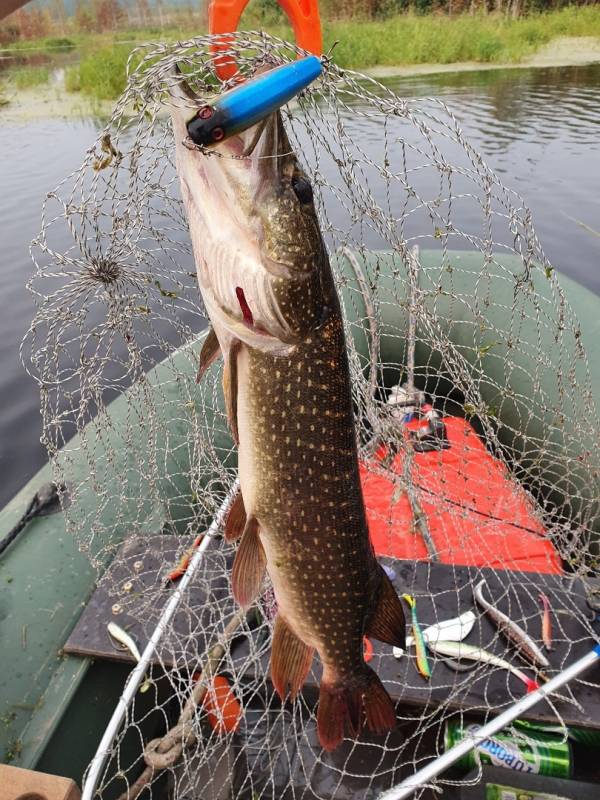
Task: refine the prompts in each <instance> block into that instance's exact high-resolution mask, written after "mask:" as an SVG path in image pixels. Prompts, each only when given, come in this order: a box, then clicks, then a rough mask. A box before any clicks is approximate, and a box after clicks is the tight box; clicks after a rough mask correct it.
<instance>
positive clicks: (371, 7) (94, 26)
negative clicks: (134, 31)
mask: <svg viewBox="0 0 600 800" xmlns="http://www.w3.org/2000/svg"><path fill="white" fill-rule="evenodd" d="M206 2H207V0H195V2H194V0H190V2H188V3H184V4H182V3H177V4H172V3H170V2H169V0H76V2H75V8H74V13H73V14H72V15H68V14H67V11H66V8H65V3H64V0H49V2H48V3H47V4H45V5H44V6H43V7H39V6H34V5H32V6H30V7H28V6H25V7H24V8H21V9H19V10H18V11H15V12H14V13H13V14H11V15H10V16H9V17H7V18H6V20H3V21H2V23H0V44H8V43H11V42H15V41H19V40H22V39H37V38H43V37H48V36H66V35H67V34H68V33H70V32H82V33H102V32H105V31H113V30H118V29H124V28H147V27H159V28H164V27H166V26H172V25H184V26H185V25H186V24H188V25H189V24H190V23H192V24H196V25H204V24H205V23H206ZM597 2H598V0H321V3H320V6H321V15H322V17H323V19H324V20H339V19H373V20H377V19H379V20H382V19H383V20H384V19H386V18H390V17H392V16H396V15H398V14H404V13H416V14H440V15H443V14H447V15H454V14H464V13H471V14H474V13H483V14H499V15H505V16H510V17H513V18H514V17H519V16H521V15H524V14H527V13H529V12H531V11H545V10H554V9H558V8H563V7H565V6H568V5H579V6H583V5H594V4H596V3H597ZM249 8H250V9H251V10H252V13H253V15H255V16H257V17H258V19H259V20H260V18H261V17H263V18H264V19H265V20H266V21H273V20H277V19H278V18H279V16H280V15H281V13H282V12H281V9H280V8H279V5H278V3H277V0H251V2H250V4H249Z"/></svg>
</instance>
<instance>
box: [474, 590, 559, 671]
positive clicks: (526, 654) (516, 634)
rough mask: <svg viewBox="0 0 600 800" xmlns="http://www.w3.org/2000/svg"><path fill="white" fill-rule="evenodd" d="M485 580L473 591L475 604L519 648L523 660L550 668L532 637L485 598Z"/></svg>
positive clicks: (540, 666) (536, 665)
mask: <svg viewBox="0 0 600 800" xmlns="http://www.w3.org/2000/svg"><path fill="white" fill-rule="evenodd" d="M484 586H485V580H482V581H480V582H479V583H478V584H477V586H476V587H475V589H473V597H474V598H475V602H476V603H478V605H479V606H481V608H482V609H483V610H484V611H485V613H486V614H487V615H488V616H489V618H490V619H491V620H492V621H493V622H494V624H495V625H496V627H497V628H498V630H499V631H500V633H502V634H504V636H505V637H506V638H507V639H508V640H509V641H510V642H512V644H513V645H514V646H515V647H516V648H517V650H518V651H519V654H520V655H521V657H522V658H524V659H525V660H526V661H528V662H529V663H530V664H533V665H534V666H535V667H539V668H543V667H549V666H550V662H549V661H548V659H547V658H546V656H545V655H544V654H543V653H542V651H541V649H540V648H539V647H538V646H537V644H536V643H535V642H534V641H533V639H532V638H531V636H530V635H529V634H528V633H527V632H526V631H524V630H523V628H521V626H520V625H517V623H516V622H515V621H514V620H512V619H511V618H510V617H508V616H507V615H506V614H504V613H503V612H502V611H500V610H499V609H498V608H496V606H493V605H492V604H491V603H490V602H488V601H487V600H486V599H485V597H484V596H483V587H484Z"/></svg>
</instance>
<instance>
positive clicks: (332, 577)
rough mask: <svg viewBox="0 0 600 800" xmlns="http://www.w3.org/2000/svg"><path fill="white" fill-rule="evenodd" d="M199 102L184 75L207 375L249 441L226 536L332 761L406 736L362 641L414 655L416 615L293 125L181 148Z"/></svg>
mask: <svg viewBox="0 0 600 800" xmlns="http://www.w3.org/2000/svg"><path fill="white" fill-rule="evenodd" d="M186 98H187V99H188V103H187V109H186V108H184V106H185V105H186V103H185V102H183V101H185V99H186ZM190 98H191V93H190V91H189V89H188V88H187V87H185V85H183V81H182V80H181V79H180V78H179V79H178V80H176V81H175V82H174V91H173V99H174V108H173V109H172V118H173V125H174V130H175V136H176V142H177V166H178V172H179V176H180V180H181V184H182V192H183V196H184V202H185V205H186V211H187V214H188V219H189V223H190V232H191V236H192V243H193V246H194V253H195V258H196V263H197V265H198V275H199V282H200V288H201V291H202V295H203V298H204V302H205V305H206V307H207V310H208V313H209V316H210V318H211V322H212V326H213V331H214V333H212V334H211V335H210V336H209V337H207V340H206V343H205V346H204V348H203V352H202V355H201V367H200V373H201V374H202V373H203V372H204V371H205V370H206V368H207V367H208V365H209V364H210V363H212V361H214V360H215V358H217V357H218V356H219V355H220V354H221V353H222V354H223V357H224V359H225V370H224V391H225V396H226V405H227V411H228V417H229V422H230V425H231V428H232V431H233V434H234V437H235V438H236V441H237V442H238V446H239V457H238V464H239V476H240V486H241V495H240V496H239V497H238V499H237V500H236V502H235V503H234V505H233V508H232V511H231V513H230V516H229V519H228V521H227V526H226V531H225V533H226V537H227V538H228V539H230V540H231V539H237V538H239V541H240V544H239V547H238V550H237V553H236V559H235V562H234V567H233V575H232V581H233V591H234V595H235V597H236V599H237V600H238V602H239V603H240V604H241V605H243V606H248V605H250V604H251V603H252V602H253V601H254V600H255V599H256V597H257V595H258V594H259V593H260V590H261V585H262V581H263V577H264V573H265V570H266V571H268V574H269V576H270V578H271V580H272V583H273V588H274V592H275V596H276V598H277V604H278V609H279V611H278V615H277V618H276V620H275V626H274V634H273V644H272V655H271V677H272V681H273V685H274V687H275V689H276V690H277V692H278V693H279V695H280V696H281V697H282V698H284V697H285V696H286V695H287V694H288V693H289V694H290V695H291V697H292V698H293V697H295V696H296V694H297V693H298V692H299V691H300V689H301V687H302V685H303V683H304V680H305V678H306V675H307V674H308V671H309V669H310V666H311V663H312V660H313V655H314V652H315V651H316V652H317V653H318V655H319V657H320V660H321V663H322V665H323V675H322V680H321V688H320V696H319V707H318V713H317V726H318V733H319V738H320V741H321V744H322V745H323V747H325V748H326V749H329V750H331V749H333V748H335V747H336V746H337V745H338V744H339V743H340V742H341V740H342V739H343V736H344V734H345V732H346V731H349V732H350V734H351V735H353V736H357V735H358V734H359V732H360V730H361V728H362V726H363V725H364V724H366V726H367V727H368V728H369V729H370V730H371V731H373V732H375V733H378V734H383V733H385V732H386V731H389V730H390V729H392V728H393V727H394V725H395V710H394V706H393V703H392V701H391V699H390V697H389V695H388V694H387V692H386V690H385V689H384V687H383V685H382V684H381V682H380V680H379V678H378V677H377V675H376V674H375V672H374V671H373V670H372V669H371V668H370V667H369V666H368V665H367V664H366V663H365V660H364V656H363V637H364V636H366V635H368V636H372V637H373V638H376V639H379V640H381V641H384V642H388V643H390V644H393V645H397V646H400V647H403V646H404V637H405V623H404V614H403V610H402V605H401V603H400V600H399V599H398V596H397V595H396V592H395V590H394V589H393V586H392V584H391V582H390V580H389V578H388V577H387V576H386V574H385V572H384V571H383V569H382V568H381V566H380V565H379V564H378V563H377V561H376V559H375V555H374V552H373V549H372V546H371V544H370V541H369V536H368V529H367V522H366V516H365V509H364V504H363V498H362V493H361V487H360V479H359V467H358V455H357V448H356V436H355V430H354V417H353V409H352V399H351V386H350V373H349V367H348V359H347V354H346V345H345V341H344V332H343V324H342V317H341V312H340V305H339V301H338V297H337V294H336V290H335V286H334V281H333V276H332V273H331V268H330V265H329V261H328V257H327V252H326V249H325V246H324V244H323V240H322V238H321V233H320V230H319V226H318V222H317V216H316V213H315V208H314V204H313V201H312V189H311V186H310V183H309V182H308V180H307V179H306V176H305V175H304V174H303V172H302V170H301V168H300V166H299V164H298V161H297V159H296V156H295V154H294V153H293V151H292V149H291V146H290V143H289V140H288V138H287V135H286V132H285V129H284V126H283V122H282V120H281V117H280V115H279V114H274V115H272V116H271V117H270V118H269V119H268V120H267V121H266V123H265V124H264V125H262V126H261V125H259V126H255V128H254V129H250V130H249V131H246V132H244V134H241V135H240V136H237V137H233V138H232V139H230V140H228V141H227V142H225V143H223V144H222V145H220V146H218V148H217V150H218V151H219V155H220V156H221V157H214V156H209V155H207V154H204V153H202V152H197V151H193V150H189V149H188V148H186V147H185V146H184V145H183V144H182V141H183V139H184V138H185V120H186V118H189V116H190V108H189V105H190V103H189V100H190ZM176 101H179V103H177V102H176ZM192 102H193V101H192ZM195 103H196V106H198V105H199V104H200V103H201V101H200V100H199V99H196V101H195ZM192 113H193V111H192ZM231 155H237V156H241V158H234V159H232V158H230V157H228V156H231ZM217 210H218V211H219V215H218V216H217V217H215V213H216V211H217Z"/></svg>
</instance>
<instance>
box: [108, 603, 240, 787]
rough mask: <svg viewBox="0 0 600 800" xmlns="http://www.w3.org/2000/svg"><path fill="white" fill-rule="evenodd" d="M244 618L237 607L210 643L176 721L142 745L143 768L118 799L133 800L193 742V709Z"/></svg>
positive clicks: (200, 700) (196, 706) (199, 701)
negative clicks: (218, 635)
mask: <svg viewBox="0 0 600 800" xmlns="http://www.w3.org/2000/svg"><path fill="white" fill-rule="evenodd" d="M245 619H246V612H245V611H244V610H243V609H240V610H239V611H238V612H237V613H236V614H235V616H234V617H232V619H231V620H230V621H229V622H228V623H227V625H226V626H225V630H224V631H223V635H222V636H221V638H220V639H219V641H218V642H217V643H216V644H214V645H213V647H211V649H210V650H209V651H208V653H207V656H206V663H205V664H204V666H203V667H202V676H203V678H202V680H200V681H198V682H197V683H196V684H195V685H194V688H193V689H192V692H191V694H190V696H189V697H188V699H187V701H186V703H185V705H184V707H183V710H182V712H181V714H180V716H179V720H178V721H177V724H176V725H174V726H173V727H172V728H170V729H169V730H168V731H167V733H166V734H165V735H164V736H163V737H162V738H158V739H152V741H151V742H148V744H147V745H146V747H145V748H144V761H145V762H146V765H147V766H146V768H145V769H144V771H143V772H142V774H141V775H140V776H139V777H138V778H137V780H136V781H135V783H133V784H132V785H131V787H130V788H128V789H126V790H125V791H124V792H123V793H122V794H121V795H120V796H119V798H118V800H136V798H137V797H139V795H140V794H141V792H142V791H143V790H144V789H145V787H146V786H148V784H149V783H150V782H151V781H152V780H153V778H154V775H155V773H156V772H161V771H162V770H165V769H169V767H172V766H174V765H175V764H176V763H177V762H178V761H179V759H180V758H181V756H182V755H183V751H184V749H185V748H186V747H189V746H191V745H193V744H194V742H195V741H196V733H195V732H194V730H193V725H194V715H195V713H196V709H197V708H198V706H199V705H200V704H201V703H202V701H203V699H204V696H205V694H206V692H207V690H208V683H209V681H210V679H211V678H212V677H214V675H215V673H216V671H217V668H218V666H219V663H220V661H221V659H222V658H223V656H224V655H225V644H226V643H227V642H228V641H229V640H230V639H231V637H232V636H233V634H234V633H235V632H236V631H237V629H238V628H239V627H240V625H241V624H242V622H243V621H244V620H245Z"/></svg>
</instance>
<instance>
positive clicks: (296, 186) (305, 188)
mask: <svg viewBox="0 0 600 800" xmlns="http://www.w3.org/2000/svg"><path fill="white" fill-rule="evenodd" d="M292 189H293V190H294V192H295V194H296V197H297V198H298V200H300V202H301V203H302V205H308V203H312V201H313V190H312V186H311V185H310V183H309V182H308V181H307V180H306V178H293V179H292Z"/></svg>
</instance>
